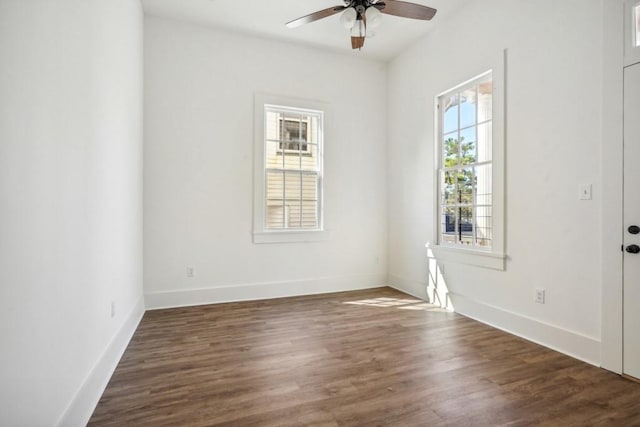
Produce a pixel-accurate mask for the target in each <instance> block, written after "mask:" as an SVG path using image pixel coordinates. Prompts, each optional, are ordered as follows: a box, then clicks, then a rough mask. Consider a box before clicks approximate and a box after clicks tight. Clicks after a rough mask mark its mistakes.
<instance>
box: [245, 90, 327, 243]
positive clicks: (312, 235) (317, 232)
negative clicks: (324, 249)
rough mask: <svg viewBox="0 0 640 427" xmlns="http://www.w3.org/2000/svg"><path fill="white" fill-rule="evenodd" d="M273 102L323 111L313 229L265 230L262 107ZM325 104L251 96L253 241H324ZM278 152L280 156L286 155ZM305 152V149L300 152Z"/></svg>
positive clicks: (263, 95) (263, 120) (263, 114)
mask: <svg viewBox="0 0 640 427" xmlns="http://www.w3.org/2000/svg"><path fill="white" fill-rule="evenodd" d="M267 105H276V106H282V107H284V108H293V109H297V110H308V111H311V112H322V124H321V128H320V129H319V131H320V133H321V136H320V138H321V140H320V144H318V179H319V180H320V185H319V189H318V204H319V207H318V227H317V228H313V229H299V228H298V229H267V228H266V221H265V218H266V207H265V195H266V189H265V187H266V179H265V167H264V151H265V133H264V132H265V106H267ZM327 107H328V105H327V104H326V103H323V102H319V101H311V100H304V99H298V98H290V97H285V96H277V95H270V94H265V93H256V94H255V95H254V172H253V230H252V236H253V243H293V242H314V241H322V240H327V239H328V238H329V232H328V231H327V230H326V218H325V198H324V176H323V175H324V144H323V141H324V138H325V137H326V134H327V132H326V118H327V113H328V108H327ZM286 154H287V153H286V150H285V152H282V151H280V155H286ZM302 155H304V152H303V154H302Z"/></svg>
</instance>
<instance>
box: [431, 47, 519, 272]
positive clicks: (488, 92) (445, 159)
mask: <svg viewBox="0 0 640 427" xmlns="http://www.w3.org/2000/svg"><path fill="white" fill-rule="evenodd" d="M496 53H498V52H496ZM499 53H500V54H499V55H495V56H494V55H487V56H486V57H485V58H484V59H483V61H485V63H484V64H468V66H469V67H472V68H475V69H477V68H480V67H481V68H480V70H482V69H485V70H489V71H486V72H484V73H482V74H476V77H473V78H472V79H469V80H462V79H460V80H459V81H463V83H461V84H458V85H456V86H454V87H453V88H452V89H449V90H446V91H444V92H442V93H441V94H439V95H436V96H435V97H434V120H435V123H434V124H435V133H434V139H435V142H436V144H435V151H436V153H435V157H434V158H435V168H434V169H435V174H434V178H435V179H434V194H435V197H434V208H435V212H436V215H434V221H433V225H434V237H435V239H434V242H429V243H427V247H428V248H429V251H430V252H431V253H432V255H433V256H434V257H435V258H437V259H438V261H441V262H457V263H462V264H467V265H475V266H479V267H485V268H492V269H496V270H504V269H505V259H506V256H505V254H504V205H505V197H504V176H505V173H504V172H505V164H504V159H505V157H504V147H505V125H504V123H505V118H506V109H505V94H506V89H505V66H504V64H505V63H506V57H507V51H506V50H502V51H500V52H499ZM482 65H484V66H482ZM463 73H465V71H464V68H462V69H460V70H458V71H456V74H457V75H458V77H460V76H462V77H464V74H463ZM472 75H473V74H472ZM454 77H455V76H451V78H454Z"/></svg>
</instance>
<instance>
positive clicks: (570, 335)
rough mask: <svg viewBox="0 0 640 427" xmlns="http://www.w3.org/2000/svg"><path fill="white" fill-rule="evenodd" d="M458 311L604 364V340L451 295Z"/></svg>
mask: <svg viewBox="0 0 640 427" xmlns="http://www.w3.org/2000/svg"><path fill="white" fill-rule="evenodd" d="M450 297H451V300H452V301H453V306H454V307H455V311H456V313H459V314H462V315H463V316H466V317H469V318H471V319H474V320H477V321H478V322H481V323H485V324H487V325H489V326H492V327H494V328H497V329H500V330H503V331H505V332H508V333H510V334H513V335H517V336H519V337H521V338H524V339H526V340H528V341H532V342H535V343H536V344H540V345H542V346H545V347H548V348H550V349H552V350H556V351H559V352H561V353H564V354H566V355H568V356H571V357H574V358H576V359H579V360H582V361H583V362H586V363H589V364H592V365H595V366H600V345H601V343H600V341H599V340H597V339H595V338H592V337H588V336H586V335H582V334H580V333H578V332H574V331H570V330H567V329H564V328H560V327H558V326H554V325H550V324H548V323H544V322H541V321H540V320H536V319H532V318H530V317H527V316H523V315H521V314H517V313H513V312H510V311H507V310H504V309H501V308H498V307H494V306H491V305H488V304H485V303H482V302H479V301H475V300H472V299H470V298H467V297H465V296H463V295H458V294H455V293H454V294H450Z"/></svg>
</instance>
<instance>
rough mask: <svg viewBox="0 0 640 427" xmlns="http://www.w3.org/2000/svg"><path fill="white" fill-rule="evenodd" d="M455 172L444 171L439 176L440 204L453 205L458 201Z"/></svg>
mask: <svg viewBox="0 0 640 427" xmlns="http://www.w3.org/2000/svg"><path fill="white" fill-rule="evenodd" d="M457 174H458V172H457V171H444V172H442V174H441V177H442V178H441V179H442V182H441V183H440V185H441V187H440V188H442V194H441V198H442V204H444V205H453V204H455V203H456V202H457V200H458V194H457V191H456V176H457Z"/></svg>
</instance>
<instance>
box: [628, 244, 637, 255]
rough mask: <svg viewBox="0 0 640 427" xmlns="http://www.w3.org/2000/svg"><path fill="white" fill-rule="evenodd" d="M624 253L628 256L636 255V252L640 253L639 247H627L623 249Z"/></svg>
mask: <svg viewBox="0 0 640 427" xmlns="http://www.w3.org/2000/svg"><path fill="white" fill-rule="evenodd" d="M625 251H627V252H628V253H630V254H637V253H638V252H640V246H638V245H629V246H627V247H626V248H625Z"/></svg>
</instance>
